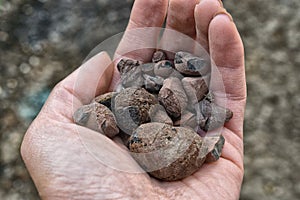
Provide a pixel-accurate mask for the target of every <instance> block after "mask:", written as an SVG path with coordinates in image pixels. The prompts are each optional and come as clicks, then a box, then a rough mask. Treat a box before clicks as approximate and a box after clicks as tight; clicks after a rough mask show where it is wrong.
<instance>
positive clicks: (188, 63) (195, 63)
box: [174, 51, 210, 76]
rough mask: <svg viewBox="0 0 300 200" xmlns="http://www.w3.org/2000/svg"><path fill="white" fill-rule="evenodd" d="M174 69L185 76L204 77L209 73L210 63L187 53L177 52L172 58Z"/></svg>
mask: <svg viewBox="0 0 300 200" xmlns="http://www.w3.org/2000/svg"><path fill="white" fill-rule="evenodd" d="M174 64H175V68H176V69H177V70H178V71H179V72H180V73H182V74H184V75H187V76H204V75H206V74H208V73H209V72H210V61H209V60H205V59H203V58H199V57H197V56H194V55H192V54H190V53H188V52H183V51H180V52H177V53H176V54H175V58H174Z"/></svg>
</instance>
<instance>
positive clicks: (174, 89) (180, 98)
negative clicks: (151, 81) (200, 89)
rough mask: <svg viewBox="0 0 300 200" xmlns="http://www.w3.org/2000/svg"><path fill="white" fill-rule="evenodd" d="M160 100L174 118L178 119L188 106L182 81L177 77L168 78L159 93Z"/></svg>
mask: <svg viewBox="0 0 300 200" xmlns="http://www.w3.org/2000/svg"><path fill="white" fill-rule="evenodd" d="M158 100H159V102H160V104H161V105H163V106H164V108H165V109H166V111H167V113H168V114H169V115H170V116H171V117H172V118H173V119H178V118H179V117H180V115H181V113H182V112H183V111H184V110H185V108H186V106H187V96H186V94H185V91H184V89H183V87H182V84H181V81H180V80H179V79H178V78H176V77H171V78H167V79H166V80H165V81H164V84H163V87H162V88H161V90H160V91H159V93H158Z"/></svg>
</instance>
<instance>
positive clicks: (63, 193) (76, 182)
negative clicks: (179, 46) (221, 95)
mask: <svg viewBox="0 0 300 200" xmlns="http://www.w3.org/2000/svg"><path fill="white" fill-rule="evenodd" d="M198 3H199V1H198V0H191V1H186V0H170V2H168V0H136V1H135V4H134V7H133V9H132V12H131V18H130V21H129V24H128V27H127V30H132V29H134V28H140V27H161V26H162V25H163V22H164V20H165V18H167V23H166V27H167V28H171V29H174V30H176V31H179V32H182V33H184V34H187V35H189V36H190V37H192V38H194V39H195V40H196V41H198V42H199V43H200V44H201V45H203V46H204V47H205V48H206V49H207V50H208V51H209V52H210V55H211V58H212V59H213V60H214V62H215V63H216V65H217V66H218V69H219V71H220V72H221V74H222V77H223V81H224V86H225V92H226V94H227V98H228V102H227V106H228V107H229V108H230V109H231V110H232V111H233V113H234V116H233V119H232V120H231V121H230V122H228V123H226V124H225V126H224V129H223V131H222V134H223V136H224V137H225V140H226V143H225V145H224V148H223V151H222V156H221V158H220V159H219V160H218V161H217V162H214V163H210V164H205V165H204V166H203V167H202V168H201V169H200V170H199V171H197V172H196V173H194V174H193V175H191V176H190V177H187V178H185V179H183V180H181V181H175V182H162V181H159V180H157V179H154V178H152V177H150V176H149V175H148V174H147V173H129V172H124V171H120V170H116V169H113V168H111V167H109V166H107V165H105V164H102V163H101V162H99V161H98V160H96V159H95V158H94V156H92V155H91V154H90V152H88V151H87V149H86V147H85V146H84V145H83V143H82V140H81V139H80V137H79V136H78V134H77V133H78V130H80V131H83V132H85V133H86V134H87V135H88V134H94V131H92V130H89V129H86V128H84V127H80V126H78V125H76V124H74V123H73V120H72V114H73V112H74V109H76V108H78V107H80V106H81V105H83V104H86V103H88V102H89V101H90V100H91V99H93V97H94V96H95V90H96V95H98V94H101V93H105V92H106V91H107V90H109V88H112V87H113V85H114V84H115V83H116V81H117V79H118V73H117V72H116V70H114V67H113V65H110V67H108V68H106V69H105V70H104V68H103V65H104V64H105V65H109V64H110V63H111V60H110V58H109V57H108V55H107V54H106V53H104V52H102V53H99V54H98V55H96V56H95V57H93V58H92V59H91V60H89V61H88V62H86V63H85V64H84V65H83V66H81V67H80V68H79V69H77V70H76V71H75V72H73V73H72V74H71V75H69V76H68V77H66V78H65V79H64V80H62V81H61V82H60V83H58V84H57V85H56V87H55V88H54V89H53V91H52V92H51V94H50V96H49V98H48V100H47V102H46V103H45V105H44V107H43V109H42V110H41V112H40V113H39V115H38V116H37V118H36V119H35V120H34V121H33V123H32V124H31V126H30V127H29V129H28V130H27V132H26V135H25V137H24V140H23V143H22V146H21V153H22V157H23V159H24V162H25V164H26V167H27V169H28V171H29V173H30V175H31V177H32V179H33V181H34V183H35V185H36V187H37V190H38V192H39V194H40V196H41V198H43V199H202V200H203V199H226V200H228V199H238V198H239V195H240V189H241V184H242V179H243V174H244V168H243V118H244V107H245V103H246V84H245V69H244V49H243V44H242V41H241V38H240V36H239V33H238V31H237V29H236V26H235V24H234V22H233V21H232V20H231V18H230V15H229V14H228V13H226V11H225V10H224V9H223V8H222V4H221V3H220V2H219V1H218V0H202V1H201V4H199V5H197V4H198ZM153 11H155V12H153ZM125 40H126V38H125ZM124 44H126V42H124V40H123V42H121V44H120V46H121V47H122V48H126V46H125V47H124ZM143 53H145V52H143ZM143 53H141V54H139V55H138V54H133V55H131V56H132V58H136V59H141V60H143V59H147V58H146V57H147V54H143ZM80 69H81V71H80ZM82 69H85V70H82ZM79 71H80V79H81V81H80V82H82V83H84V84H83V85H80V86H78V87H77V88H76V90H75V89H74V84H75V82H76V81H78V75H79ZM92 77H94V78H92ZM97 77H102V78H101V80H100V81H99V80H98V78H97ZM97 137H98V136H97ZM99 137H100V139H101V140H103V142H105V143H106V144H109V145H110V146H111V148H113V149H114V152H118V151H121V148H122V147H120V145H118V144H117V143H116V142H115V141H116V140H115V141H112V140H110V139H109V138H107V137H105V136H103V135H100V136H99ZM100 148H101V147H100ZM100 152H101V151H100ZM103 152H105V151H103ZM104 156H105V155H104ZM126 159H127V158H126V156H125V158H124V160H123V162H128V166H131V165H132V168H135V167H137V166H136V164H135V163H134V161H133V160H132V159H129V158H128V159H127V160H126Z"/></svg>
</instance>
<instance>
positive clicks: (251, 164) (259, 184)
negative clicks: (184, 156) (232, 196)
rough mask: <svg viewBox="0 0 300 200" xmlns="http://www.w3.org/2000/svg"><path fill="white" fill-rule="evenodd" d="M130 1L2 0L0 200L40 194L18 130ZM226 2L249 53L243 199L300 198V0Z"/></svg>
mask: <svg viewBox="0 0 300 200" xmlns="http://www.w3.org/2000/svg"><path fill="white" fill-rule="evenodd" d="M132 3H133V0H124V1H119V0H110V1H107V0H97V1H92V0H87V1H79V0H69V1H63V0H57V1H49V0H48V1H46V0H43V1H34V0H26V1H25V0H17V1H15V0H14V1H11V0H2V1H1V4H0V7H1V10H0V23H1V24H0V68H1V73H0V101H1V105H0V143H1V144H0V151H1V156H0V199H1V200H19V199H25V200H34V199H39V197H38V195H37V192H36V189H35V187H34V185H33V183H32V181H31V179H30V177H29V175H28V173H27V172H26V169H25V167H24V165H23V162H22V160H21V158H20V156H19V148H17V147H18V146H19V145H20V143H21V138H22V137H23V135H24V133H25V130H26V128H27V127H28V125H29V123H30V122H31V120H32V119H33V118H34V116H35V115H36V113H37V112H38V111H39V109H40V107H41V105H42V104H43V102H44V101H45V99H46V97H47V96H48V94H49V91H50V90H51V88H52V87H53V86H54V84H56V83H57V82H58V81H59V80H61V79H62V78H63V77H64V76H66V75H67V74H69V73H70V72H71V71H73V70H74V69H75V68H76V67H77V66H79V65H80V64H81V62H82V61H83V60H84V58H85V56H86V55H87V54H88V53H89V51H90V50H91V49H93V48H94V47H95V46H96V45H97V44H99V43H100V42H101V41H103V40H104V39H106V38H107V37H109V36H111V35H113V34H115V33H118V32H120V31H123V30H124V29H125V27H126V23H127V20H128V17H129V13H130V8H131V5H132ZM224 5H225V7H226V9H227V10H228V11H229V12H230V13H231V14H232V16H233V18H234V21H235V22H236V24H237V28H238V29H239V32H240V33H241V36H242V39H243V41H244V46H245V52H246V57H245V58H246V59H245V63H246V75H247V85H248V100H247V106H246V119H245V128H244V131H245V132H244V141H245V144H244V151H245V158H244V167H245V176H244V182H243V186H242V191H241V197H240V200H257V199H262V200H291V199H299V197H300V184H299V180H300V175H299V173H295V172H297V171H299V168H300V163H299V160H300V157H299V151H300V139H299V130H300V114H299V113H300V108H299V106H298V105H299V103H300V102H299V99H300V88H299V85H300V79H299V73H300V69H299V67H298V66H299V65H300V56H299V53H298V52H299V47H300V28H299V27H300V24H299V22H300V12H299V9H300V2H299V0H288V1H282V0H274V1H272V3H271V2H270V1H266V0H264V1H263V0H251V1H250V0H249V1H230V0H224ZM49 13H51V15H50V14H49ZM41 30H42V31H41ZM21 99H22V101H21ZM12 133H14V134H12ZM5 144H6V145H5ZM4 154H7V155H6V156H8V157H6V158H3V156H2V155H4ZM290 155H293V156H290ZM7 158H9V159H7Z"/></svg>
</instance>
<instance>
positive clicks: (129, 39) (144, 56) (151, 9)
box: [115, 0, 168, 62]
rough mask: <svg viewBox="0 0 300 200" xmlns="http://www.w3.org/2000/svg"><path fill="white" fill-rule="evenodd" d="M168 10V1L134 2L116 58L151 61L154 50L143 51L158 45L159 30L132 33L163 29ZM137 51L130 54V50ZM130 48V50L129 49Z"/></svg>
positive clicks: (149, 0)
mask: <svg viewBox="0 0 300 200" xmlns="http://www.w3.org/2000/svg"><path fill="white" fill-rule="evenodd" d="M167 9H168V0H136V1H135V2H134V5H133V8H132V11H131V16H130V19H129V22H128V26H127V28H126V31H125V33H124V36H123V38H122V40H121V42H120V44H119V46H118V48H117V50H116V55H115V58H118V57H120V56H124V54H126V57H129V58H132V59H136V60H140V61H143V62H147V61H150V59H151V56H152V53H153V51H154V49H145V50H144V49H141V48H143V47H147V46H154V45H155V44H156V43H157V40H158V36H159V32H158V31H157V29H153V31H152V30H151V29H149V30H150V31H148V32H147V31H146V32H147V35H145V31H132V30H134V29H141V28H146V27H162V25H163V23H164V20H165V17H166V13H167ZM133 45H134V46H135V47H136V49H139V50H136V51H133V52H129V53H127V52H128V50H129V49H134V48H132V46H133ZM129 47H130V48H129Z"/></svg>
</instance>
